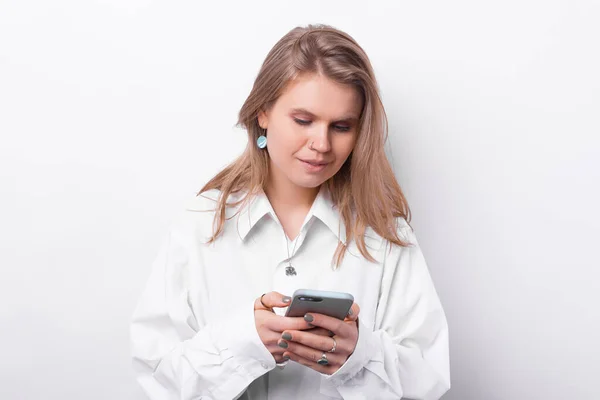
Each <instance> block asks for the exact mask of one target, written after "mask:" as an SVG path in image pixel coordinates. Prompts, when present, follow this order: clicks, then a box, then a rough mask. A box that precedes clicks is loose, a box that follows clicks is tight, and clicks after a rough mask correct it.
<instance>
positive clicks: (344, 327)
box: [304, 313, 350, 337]
mask: <svg viewBox="0 0 600 400" xmlns="http://www.w3.org/2000/svg"><path fill="white" fill-rule="evenodd" d="M304 320H305V321H306V322H308V323H309V324H311V325H313V326H317V327H320V328H324V329H327V330H329V331H332V332H333V333H335V334H336V335H338V336H342V337H345V336H346V335H348V333H349V332H348V330H349V329H350V327H349V326H348V324H347V323H346V322H344V321H342V320H340V319H337V318H334V317H330V316H328V315H324V314H319V313H307V314H305V315H304Z"/></svg>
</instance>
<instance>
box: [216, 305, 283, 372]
mask: <svg viewBox="0 0 600 400" xmlns="http://www.w3.org/2000/svg"><path fill="white" fill-rule="evenodd" d="M213 334H214V336H213V339H214V340H215V343H216V346H217V348H218V349H219V351H221V352H222V353H228V356H229V358H231V357H233V358H234V359H235V361H236V362H237V363H238V365H237V366H236V369H237V370H240V369H243V370H246V372H247V373H248V374H249V375H250V376H251V377H252V378H253V379H256V378H258V377H259V376H261V375H263V374H265V373H267V372H268V371H270V370H272V369H273V368H275V359H274V358H273V355H272V354H271V353H270V352H269V350H268V349H267V348H266V347H265V345H264V344H263V342H262V340H260V336H258V331H257V330H256V323H255V320H254V302H252V304H249V305H248V304H245V305H244V306H243V307H240V308H239V310H238V311H236V312H234V313H232V314H229V315H228V316H227V317H226V318H223V319H222V320H220V321H219V323H218V324H216V326H215V329H214V330H213Z"/></svg>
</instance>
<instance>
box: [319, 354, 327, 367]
mask: <svg viewBox="0 0 600 400" xmlns="http://www.w3.org/2000/svg"><path fill="white" fill-rule="evenodd" d="M317 364H319V365H327V364H329V361H328V360H327V353H325V352H323V354H322V355H321V358H319V359H318V360H317Z"/></svg>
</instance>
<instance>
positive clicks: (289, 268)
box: [285, 264, 296, 276]
mask: <svg viewBox="0 0 600 400" xmlns="http://www.w3.org/2000/svg"><path fill="white" fill-rule="evenodd" d="M285 274H286V275H287V276H296V269H295V268H294V267H292V264H290V265H288V266H287V267H285Z"/></svg>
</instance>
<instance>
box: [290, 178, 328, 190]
mask: <svg viewBox="0 0 600 400" xmlns="http://www.w3.org/2000/svg"><path fill="white" fill-rule="evenodd" d="M290 180H291V181H292V182H293V183H294V184H295V185H296V186H300V187H303V188H307V189H313V188H316V187H319V186H321V185H322V184H323V183H325V182H326V181H327V179H325V180H323V179H315V178H313V179H290Z"/></svg>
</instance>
